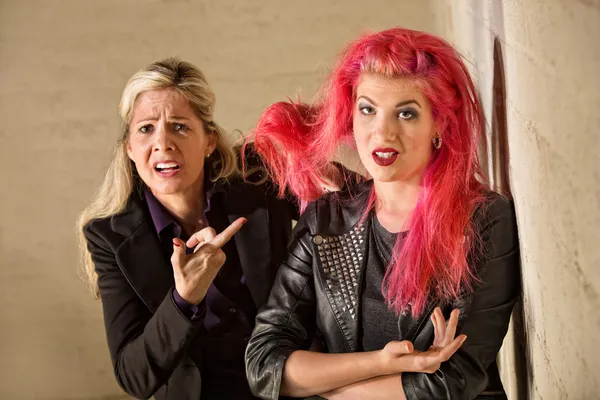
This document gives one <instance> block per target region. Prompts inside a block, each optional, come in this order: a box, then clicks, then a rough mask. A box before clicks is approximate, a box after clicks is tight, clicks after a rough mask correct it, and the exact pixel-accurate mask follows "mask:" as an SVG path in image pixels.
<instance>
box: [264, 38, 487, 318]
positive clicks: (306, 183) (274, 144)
mask: <svg viewBox="0 0 600 400" xmlns="http://www.w3.org/2000/svg"><path fill="white" fill-rule="evenodd" d="M363 73H370V74H379V75H384V76H386V77H410V78H413V79H414V80H415V81H416V82H417V83H418V84H419V85H420V88H421V90H422V92H423V94H424V95H425V96H426V97H427V99H428V100H429V102H430V103H431V107H432V110H433V117H434V119H435V122H436V123H437V126H438V127H440V129H442V131H440V134H441V137H442V139H443V143H442V147H441V148H440V149H439V150H434V152H433V155H432V157H431V159H430V161H429V164H428V165H427V167H426V169H425V172H424V176H423V182H422V190H421V193H420V196H419V200H418V202H417V205H416V207H415V209H414V210H413V212H412V214H411V217H410V220H409V224H408V228H409V229H408V230H409V233H408V235H407V237H406V238H405V239H404V243H403V244H402V243H401V242H400V241H399V242H397V243H396V246H395V247H394V250H393V254H392V259H391V265H390V267H389V268H388V270H387V271H388V272H387V274H386V277H385V280H384V286H383V289H384V294H385V297H386V300H387V301H388V303H389V304H390V306H391V307H392V308H393V309H394V310H395V311H396V312H400V311H402V310H404V309H407V308H410V310H411V312H412V313H413V315H420V314H421V313H422V312H423V311H424V309H425V306H426V304H427V302H428V300H430V298H433V299H435V300H436V301H439V302H446V301H451V300H453V299H456V298H457V297H458V296H460V295H461V290H462V289H463V288H466V289H468V290H470V289H471V288H472V283H473V279H474V274H473V271H472V270H471V268H470V267H469V263H468V258H469V255H470V254H471V250H473V249H474V247H475V245H476V243H478V237H477V234H476V232H475V229H473V227H472V216H473V213H474V211H475V209H476V208H477V207H478V206H479V205H480V204H481V203H482V202H483V201H484V196H485V191H484V184H483V183H482V181H483V178H482V174H481V173H480V172H481V171H480V166H479V161H478V156H477V149H478V140H479V135H481V134H482V133H483V132H484V121H483V115H482V111H481V106H480V103H479V101H478V99H477V95H476V91H475V86H474V84H473V81H472V80H471V78H470V76H469V73H468V71H467V68H466V67H465V65H464V63H463V62H462V60H461V57H460V55H459V54H458V53H457V52H456V51H455V50H454V49H453V48H452V46H451V45H450V44H448V43H447V42H446V41H444V40H442V39H440V38H438V37H436V36H433V35H429V34H426V33H423V32H417V31H412V30H408V29H403V28H394V29H389V30H385V31H382V32H378V33H373V34H367V35H364V36H362V37H361V38H359V39H358V40H356V41H354V42H353V43H351V44H350V45H349V46H348V47H347V48H346V50H345V51H344V52H343V53H342V55H341V58H340V60H339V61H338V63H337V65H336V66H335V68H334V70H333V72H332V73H331V75H330V77H329V78H328V80H327V81H326V82H325V84H324V85H323V87H322V88H321V92H320V96H319V100H318V101H317V102H316V103H315V104H314V105H306V104H302V103H293V102H280V103H276V104H274V105H272V106H271V107H269V108H268V109H267V110H266V111H265V113H264V114H263V115H262V117H261V119H260V121H259V123H258V126H257V128H256V130H255V132H254V134H253V136H254V139H255V146H256V149H257V151H258V152H259V154H260V155H261V156H262V157H263V159H264V160H265V162H266V164H267V166H268V168H269V171H270V172H271V174H272V175H273V178H274V179H275V181H276V182H278V184H279V185H280V190H281V193H283V192H284V191H285V189H286V188H289V189H290V190H291V191H292V193H293V194H294V195H296V196H297V197H298V198H299V199H300V201H301V202H302V204H306V203H307V202H309V201H312V200H314V199H316V198H318V197H320V196H321V195H323V193H324V190H323V189H322V186H321V182H322V181H321V179H320V176H323V174H325V173H327V171H329V170H328V168H327V165H328V164H329V162H330V161H331V160H332V157H333V155H334V153H335V151H336V150H337V148H338V146H339V144H340V143H341V142H344V141H348V140H351V139H352V116H353V114H352V113H353V109H354V102H355V98H354V93H355V89H356V86H357V84H358V80H359V78H360V76H361V74H363ZM368 203H369V204H368V205H369V208H372V207H373V204H374V203H375V192H374V190H373V192H372V193H371V197H370V199H369V202H368ZM366 212H369V209H367V211H366Z"/></svg>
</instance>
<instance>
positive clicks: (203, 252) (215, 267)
mask: <svg viewBox="0 0 600 400" xmlns="http://www.w3.org/2000/svg"><path fill="white" fill-rule="evenodd" d="M245 223H246V219H245V218H238V219H237V220H235V221H234V222H233V223H232V224H231V225H229V226H228V227H227V228H225V229H224V230H223V232H221V233H219V234H218V235H217V234H216V232H215V230H214V229H212V228H211V227H207V228H204V229H202V230H201V231H198V232H196V233H195V234H193V235H192V236H191V237H190V238H189V240H188V241H187V243H184V242H183V240H181V239H177V238H175V239H173V255H172V256H171V264H172V265H173V275H174V277H175V289H176V290H177V293H179V295H180V296H181V297H182V298H183V299H184V300H186V301H187V302H189V303H191V304H199V303H200V302H201V301H202V299H204V296H206V292H207V291H208V288H209V287H210V285H211V284H212V282H213V280H214V279H215V277H216V276H217V273H218V272H219V269H221V267H222V266H223V264H224V263H225V259H226V257H225V253H224V252H223V250H221V248H222V247H223V246H224V245H225V244H226V243H227V242H228V241H229V240H231V238H232V237H233V235H235V233H236V232H237V231H239V230H240V229H241V228H242V226H243V225H244V224H245ZM186 245H187V247H195V250H194V254H191V255H189V256H188V255H186V252H185V249H186Z"/></svg>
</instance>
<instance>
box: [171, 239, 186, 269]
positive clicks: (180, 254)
mask: <svg viewBox="0 0 600 400" xmlns="http://www.w3.org/2000/svg"><path fill="white" fill-rule="evenodd" d="M171 265H172V266H173V270H174V271H175V272H176V273H179V274H183V267H184V265H185V243H184V242H183V240H181V239H179V238H174V239H173V255H171Z"/></svg>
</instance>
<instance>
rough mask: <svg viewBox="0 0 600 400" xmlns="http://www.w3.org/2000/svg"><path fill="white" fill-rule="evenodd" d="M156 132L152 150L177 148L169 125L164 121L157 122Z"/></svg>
mask: <svg viewBox="0 0 600 400" xmlns="http://www.w3.org/2000/svg"><path fill="white" fill-rule="evenodd" d="M155 129H156V130H155V132H154V144H153V146H152V151H169V150H173V149H174V148H175V145H174V143H173V137H172V135H171V132H170V131H169V127H168V126H166V125H165V124H163V123H160V124H157V125H156V128H155Z"/></svg>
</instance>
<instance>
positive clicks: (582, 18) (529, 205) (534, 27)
mask: <svg viewBox="0 0 600 400" xmlns="http://www.w3.org/2000/svg"><path fill="white" fill-rule="evenodd" d="M436 5H437V8H436V10H435V13H436V15H437V20H438V21H437V24H438V25H437V28H436V29H437V30H438V32H440V33H441V34H443V35H445V36H446V37H447V38H448V39H449V40H451V41H452V42H454V43H455V44H456V45H457V47H458V48H459V49H460V50H461V51H462V53H463V54H464V55H465V56H466V57H467V58H468V59H469V60H470V61H471V63H472V65H471V66H472V71H473V72H474V74H475V75H476V77H477V78H478V81H479V88H480V91H481V96H482V100H483V102H484V104H485V108H486V114H487V117H488V120H491V112H492V92H491V87H492V79H493V59H492V54H493V45H492V43H493V38H494V37H498V38H499V39H500V43H501V48H502V52H503V57H504V63H503V64H504V65H503V67H504V71H505V74H506V78H505V79H506V91H507V102H506V107H507V122H508V125H507V126H508V145H509V153H510V179H511V187H512V192H513V195H514V197H515V202H516V208H517V215H518V224H519V230H520V240H521V246H522V250H521V253H522V258H523V266H522V271H523V272H522V275H523V291H524V301H523V309H524V324H525V330H526V334H525V338H524V340H520V339H519V338H518V336H517V337H516V340H515V342H516V343H513V340H512V338H509V340H507V341H506V342H505V349H504V352H503V354H502V357H501V360H502V365H503V367H504V368H503V373H502V375H503V380H504V382H505V384H506V385H507V387H508V388H509V389H510V395H511V396H510V397H511V398H512V399H516V398H517V395H516V393H517V392H516V387H517V386H516V377H515V376H514V370H515V365H514V360H513V356H512V354H513V351H512V346H513V345H515V344H516V345H517V349H519V348H520V346H522V345H523V346H524V347H525V354H524V356H525V358H526V361H525V368H526V370H527V374H526V375H525V377H524V378H523V379H524V380H525V387H526V388H528V389H527V390H526V393H525V396H529V398H532V399H548V400H549V399H561V400H562V399H597V398H599V396H600V381H599V380H598V379H597V377H598V371H600V350H599V349H598V346H596V345H595V343H596V340H597V338H598V335H599V334H600V311H599V310H600V298H599V293H600V269H599V268H598V266H599V265H600V246H599V245H598V239H600V235H599V226H600V167H599V166H598V160H600V156H599V155H600V141H599V140H598V135H599V132H598V129H599V126H600V116H599V115H600V113H599V110H600V78H599V71H600V42H599V38H600V2H598V1H596V0H544V1H534V0H528V1H526V0H506V1H481V0H464V1H462V0H461V1H454V0H452V1H451V0H445V1H439V2H437V3H436ZM520 398H526V397H523V396H522V397H520Z"/></svg>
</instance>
